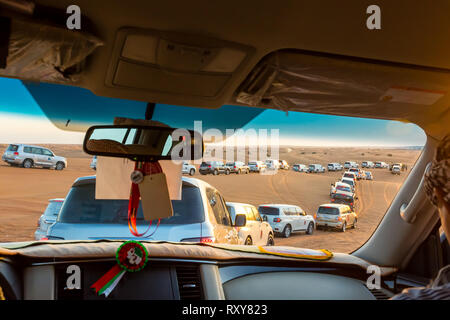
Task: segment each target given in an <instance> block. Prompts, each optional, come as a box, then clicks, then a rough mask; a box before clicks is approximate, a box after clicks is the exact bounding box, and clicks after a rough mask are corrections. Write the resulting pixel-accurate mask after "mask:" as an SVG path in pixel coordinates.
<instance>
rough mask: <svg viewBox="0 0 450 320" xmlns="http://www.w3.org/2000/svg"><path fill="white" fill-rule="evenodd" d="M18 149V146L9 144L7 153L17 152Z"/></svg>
mask: <svg viewBox="0 0 450 320" xmlns="http://www.w3.org/2000/svg"><path fill="white" fill-rule="evenodd" d="M18 149H19V146H18V145H15V144H11V145H10V146H9V147H8V149H7V151H17V150H18Z"/></svg>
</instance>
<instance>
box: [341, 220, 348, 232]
mask: <svg viewBox="0 0 450 320" xmlns="http://www.w3.org/2000/svg"><path fill="white" fill-rule="evenodd" d="M345 230H347V223H346V222H344V224H343V225H342V228H341V232H345Z"/></svg>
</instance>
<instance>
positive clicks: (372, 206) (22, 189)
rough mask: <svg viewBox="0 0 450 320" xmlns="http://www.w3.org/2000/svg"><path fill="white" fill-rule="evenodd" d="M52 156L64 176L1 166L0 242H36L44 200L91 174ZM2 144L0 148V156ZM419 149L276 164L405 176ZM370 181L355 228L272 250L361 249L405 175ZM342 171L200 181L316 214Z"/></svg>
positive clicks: (314, 151)
mask: <svg viewBox="0 0 450 320" xmlns="http://www.w3.org/2000/svg"><path fill="white" fill-rule="evenodd" d="M44 146H46V147H48V148H50V149H51V150H52V151H54V152H55V154H56V155H61V156H65V157H67V159H68V167H67V168H66V169H65V170H63V171H55V170H47V169H40V168H32V169H24V168H20V167H11V166H9V165H8V164H6V163H0V242H10V241H28V240H34V237H33V234H34V231H35V230H36V227H37V221H38V219H39V216H40V215H41V214H42V212H43V211H44V210H45V208H46V206H47V203H48V200H49V199H52V198H64V197H65V195H66V194H67V192H68V191H69V189H70V187H71V184H72V183H73V182H74V180H75V179H76V178H78V177H81V176H88V175H94V174H95V171H94V170H92V169H91V168H90V167H89V164H90V161H91V157H90V156H88V155H86V154H84V153H83V151H82V148H81V146H79V145H44ZM6 147H7V146H6V145H0V153H1V154H3V152H4V150H5V148H6ZM419 154H420V150H406V149H382V148H378V149H373V148H323V147H318V148H312V147H308V148H301V147H283V148H281V149H280V159H284V160H287V161H288V162H289V164H290V165H291V166H292V165H293V164H294V163H302V164H307V165H308V164H310V163H320V164H322V165H324V166H326V164H327V163H328V162H340V163H342V164H343V163H344V162H345V161H349V160H351V161H357V162H362V161H364V160H369V161H385V162H387V163H394V162H401V163H406V164H407V165H408V172H409V171H410V169H411V168H412V166H413V165H414V163H415V161H416V159H417V157H418V156H419ZM370 171H372V173H373V175H374V181H360V182H359V186H358V196H359V203H358V204H357V207H356V210H357V214H358V215H359V218H358V227H357V229H355V230H353V229H350V230H347V232H345V233H341V232H336V231H317V230H316V231H315V232H314V234H313V235H305V234H304V233H299V234H293V235H292V236H291V237H290V238H288V239H284V238H279V237H277V238H275V243H276V245H289V246H296V247H307V248H318V249H319V248H320V249H322V248H323V249H329V250H332V251H338V252H351V251H353V250H355V249H357V248H358V247H360V246H361V245H362V244H363V243H364V242H365V241H367V239H368V238H369V237H370V235H371V234H372V233H373V231H374V230H375V228H376V227H377V225H378V224H379V222H380V221H381V219H382V217H383V215H384V214H385V212H386V209H387V208H388V206H389V205H390V203H391V201H392V199H393V198H394V196H395V194H396V193H397V191H398V190H399V188H400V187H401V184H402V183H403V181H404V180H405V178H406V177H407V174H408V173H407V172H403V173H402V174H401V175H400V176H397V175H392V174H391V173H390V171H389V170H387V169H370ZM341 175H342V172H326V173H324V174H306V173H298V172H294V171H292V170H289V171H285V170H280V171H279V172H278V174H276V175H260V174H248V175H236V174H231V175H229V176H225V175H219V176H212V175H207V176H203V175H200V174H198V173H196V174H195V176H194V177H195V178H199V179H202V180H204V181H206V182H208V183H210V184H211V185H213V186H214V187H216V188H217V189H218V190H219V191H220V192H221V193H222V194H223V196H224V197H225V199H226V200H227V201H234V202H244V203H250V204H253V205H256V206H257V205H260V204H267V203H287V204H295V205H299V206H300V207H302V208H303V209H304V210H306V212H307V213H309V214H314V212H315V211H316V210H317V207H318V206H319V205H321V204H324V203H329V199H330V197H329V191H330V184H331V183H333V182H335V181H336V180H338V179H339V178H340V176H341Z"/></svg>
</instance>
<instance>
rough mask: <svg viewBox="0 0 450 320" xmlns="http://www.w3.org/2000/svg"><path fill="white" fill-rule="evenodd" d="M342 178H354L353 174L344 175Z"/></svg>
mask: <svg viewBox="0 0 450 320" xmlns="http://www.w3.org/2000/svg"><path fill="white" fill-rule="evenodd" d="M344 177H346V178H351V179H353V178H354V177H355V176H354V175H353V174H350V173H345V174H344Z"/></svg>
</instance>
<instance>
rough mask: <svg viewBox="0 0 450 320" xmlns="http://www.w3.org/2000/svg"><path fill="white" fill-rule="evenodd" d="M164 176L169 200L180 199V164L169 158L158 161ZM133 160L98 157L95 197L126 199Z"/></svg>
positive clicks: (128, 193)
mask: <svg viewBox="0 0 450 320" xmlns="http://www.w3.org/2000/svg"><path fill="white" fill-rule="evenodd" d="M159 164H160V165H161V168H162V170H163V172H164V174H165V176H166V186H167V188H168V191H169V196H170V199H171V200H181V186H182V183H181V166H182V165H181V164H175V163H173V162H172V161H171V160H163V161H159ZM133 171H134V161H131V160H128V159H125V158H112V157H100V156H99V157H98V158H97V179H96V180H97V181H96V188H95V199H99V200H100V199H106V200H107V199H115V200H128V199H129V198H130V190H131V178H130V176H131V173H132V172H133Z"/></svg>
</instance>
